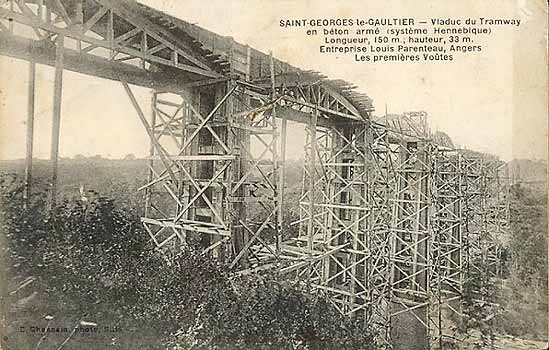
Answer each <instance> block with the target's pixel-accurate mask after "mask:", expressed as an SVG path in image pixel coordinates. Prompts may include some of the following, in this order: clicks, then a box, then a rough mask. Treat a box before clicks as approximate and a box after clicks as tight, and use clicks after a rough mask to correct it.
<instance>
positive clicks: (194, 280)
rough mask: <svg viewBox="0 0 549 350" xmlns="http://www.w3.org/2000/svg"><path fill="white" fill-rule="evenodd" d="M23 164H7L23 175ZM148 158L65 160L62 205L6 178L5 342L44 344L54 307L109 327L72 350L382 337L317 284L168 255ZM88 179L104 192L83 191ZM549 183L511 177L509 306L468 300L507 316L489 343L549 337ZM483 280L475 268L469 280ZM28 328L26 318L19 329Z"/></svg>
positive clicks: (191, 255) (292, 169)
mask: <svg viewBox="0 0 549 350" xmlns="http://www.w3.org/2000/svg"><path fill="white" fill-rule="evenodd" d="M22 164H23V163H22V162H19V163H17V164H16V162H12V163H11V164H9V165H8V166H6V165H5V164H0V166H1V167H2V168H3V169H8V170H10V172H13V173H18V174H21V173H22V169H23V168H22ZM300 166H301V164H299V162H295V163H292V164H289V166H288V169H287V187H286V192H287V194H288V196H289V198H291V199H290V200H288V201H287V203H288V205H287V206H285V210H286V216H287V217H288V218H289V219H288V220H287V221H288V222H291V221H293V220H294V219H296V216H297V215H298V210H297V202H298V200H297V198H298V194H299V192H300V191H301V188H300V182H301V179H300V170H299V169H300ZM143 169H145V161H143V160H133V159H128V160H123V161H122V160H107V159H75V160H61V162H60V184H61V186H60V191H61V195H62V197H63V198H64V200H62V201H59V208H58V210H57V211H56V213H55V215H52V213H51V212H49V211H48V210H47V207H46V201H47V199H48V196H47V193H46V192H44V191H39V189H40V188H46V186H44V184H42V185H40V184H37V185H35V193H34V196H33V202H32V203H31V207H30V208H29V209H27V210H24V209H23V208H22V204H23V202H22V198H21V194H22V193H21V191H22V188H21V183H20V182H19V180H17V181H14V180H13V179H15V177H14V178H12V177H3V182H2V188H1V193H0V195H1V197H0V209H1V210H0V224H1V225H2V226H1V228H0V231H1V232H0V233H4V234H5V235H6V237H2V241H0V243H1V247H3V255H2V256H3V259H4V262H3V263H1V266H3V267H5V268H7V271H5V272H3V273H4V274H5V275H7V277H6V278H4V277H2V276H0V279H1V280H3V281H5V280H8V281H9V283H8V284H7V285H3V286H0V287H1V288H2V289H3V290H2V296H3V300H4V304H3V305H2V307H3V310H4V311H2V312H0V314H3V315H6V317H5V319H3V320H2V319H0V322H3V324H4V325H9V327H7V328H6V330H7V331H8V333H7V334H6V333H4V334H1V335H0V339H1V337H6V336H7V337H8V338H7V341H6V342H5V343H6V344H8V345H9V346H10V347H6V349H8V350H9V349H17V350H19V349H34V348H35V346H36V344H38V342H39V341H40V339H41V338H42V336H43V335H44V333H40V332H32V331H31V330H30V328H29V327H46V326H47V325H48V320H46V319H45V316H46V315H51V316H53V317H54V319H53V320H51V321H49V327H67V328H69V331H70V330H71V329H72V328H73V327H74V326H75V325H76V324H77V323H78V322H79V321H80V320H85V321H89V322H95V323H97V324H98V329H99V330H101V334H99V335H90V334H88V333H82V334H75V335H73V338H72V339H71V340H70V341H69V342H68V343H67V344H66V345H65V346H64V347H63V349H62V350H77V349H108V348H113V349H117V348H118V349H128V348H146V349H177V350H180V349H187V348H189V347H191V346H193V344H194V349H220V350H223V349H229V350H232V349H280V348H282V349H284V348H287V349H330V348H334V349H339V348H351V349H352V348H355V349H364V348H366V349H368V347H370V348H372V349H375V347H374V346H373V345H371V344H372V336H373V334H372V333H371V332H370V331H369V330H367V329H366V330H364V329H363V328H362V324H361V323H353V322H351V320H349V319H347V318H342V317H340V316H339V314H337V313H336V312H335V311H334V309H333V308H332V307H331V304H329V303H327V302H326V300H324V299H323V298H322V297H321V296H317V295H310V294H308V293H303V292H302V290H301V289H300V287H299V286H296V285H288V284H283V283H279V282H277V281H276V279H274V278H266V277H263V278H260V277H249V278H247V279H240V280H235V281H233V282H230V281H229V280H228V278H227V277H228V273H227V270H226V268H225V267H224V266H221V265H219V264H217V263H216V262H215V261H213V260H211V259H206V258H205V257H203V256H201V255H200V254H197V253H196V252H195V251H193V250H192V249H191V248H189V250H187V251H184V252H181V254H178V255H175V256H170V257H168V258H166V257H164V256H162V255H159V254H157V253H155V252H154V250H153V247H152V246H151V245H150V244H149V242H148V235H147V234H146V232H144V231H143V228H142V225H141V223H140V222H139V220H138V217H139V215H140V211H139V210H140V207H141V205H140V203H141V201H142V198H141V197H139V193H138V192H136V189H137V188H138V187H139V185H140V184H142V183H145V181H146V180H145V176H146V173H145V171H144V170H143ZM544 169H545V168H544ZM47 171H48V170H47V163H46V162H43V163H42V162H40V161H37V162H35V174H36V178H37V179H38V178H40V177H45V176H46V175H47ZM523 173H524V171H523ZM540 173H543V174H545V171H540ZM90 174H93V176H90ZM522 175H523V176H525V174H522ZM19 176H20V175H19ZM543 176H544V175H543ZM17 178H19V177H17ZM81 183H85V184H86V185H85V186H86V190H87V189H90V190H95V191H97V192H99V193H98V194H97V196H95V197H94V198H90V200H89V201H87V202H83V201H81V200H80V195H79V192H78V188H79V185H80V184H81ZM545 188H546V187H545V184H542V185H540V186H537V187H536V186H535V185H533V184H524V185H517V186H514V187H513V188H512V191H511V195H512V197H511V198H512V200H511V233H512V234H511V235H510V236H509V240H508V241H506V242H504V245H505V246H506V247H507V248H506V256H507V259H506V261H507V263H506V268H505V278H504V279H503V280H498V281H495V283H496V284H497V287H498V290H499V293H500V294H501V295H500V296H499V300H497V301H498V304H499V307H497V310H495V312H493V311H494V310H490V308H491V306H489V305H488V306H487V305H480V304H471V308H470V310H469V312H470V315H471V317H472V318H471V320H470V321H471V323H470V327H473V328H475V327H476V328H481V326H480V325H475V322H476V320H479V319H480V320H482V319H485V318H486V317H487V316H488V315H489V314H493V313H495V314H497V316H496V317H495V318H492V319H490V320H489V321H490V323H489V325H490V328H488V329H487V328H484V334H485V338H484V339H485V340H486V341H487V342H490V334H492V333H494V334H496V335H501V334H509V335H513V336H517V337H521V338H528V339H544V337H545V334H546V325H547V313H546V310H547V309H546V308H547V300H546V297H545V296H546V295H547V279H546V278H547V277H546V276H547V265H546V262H547V260H546V259H547V253H546V249H547V248H546V247H547V214H546V210H547V198H546V194H545ZM102 196H103V197H102ZM292 196H293V197H292ZM287 229H288V230H290V229H296V226H291V227H290V226H288V228H287ZM168 264H170V268H166V266H167V265H168ZM477 282H478V281H477ZM477 282H475V281H474V280H472V281H471V288H473V289H475V288H474V286H475V283H477ZM477 316H478V317H477ZM273 320H274V321H273ZM485 325H487V323H485V324H484V325H482V327H485ZM19 327H27V328H26V329H25V332H24V333H22V332H20V329H19ZM104 327H107V329H105V328H104ZM69 333H70V332H69ZM69 333H48V334H47V336H46V337H45V338H44V340H42V342H41V345H40V346H39V347H38V349H50V348H53V349H56V348H57V347H58V346H59V345H60V343H61V342H62V341H63V340H64V339H66V338H67V337H68V336H69ZM486 335H487V336H488V337H486ZM481 341H482V339H481ZM56 345H57V346H56Z"/></svg>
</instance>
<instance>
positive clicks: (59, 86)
mask: <svg viewBox="0 0 549 350" xmlns="http://www.w3.org/2000/svg"><path fill="white" fill-rule="evenodd" d="M63 43H64V39H63V36H62V35H58V36H57V38H56V39H55V80H54V87H53V123H52V130H51V155H50V159H51V167H52V176H51V201H50V207H51V208H52V209H53V208H54V207H55V199H56V196H57V167H58V161H59V131H60V127H61V94H62V91H63V46H64V44H63Z"/></svg>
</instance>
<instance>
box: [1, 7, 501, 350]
mask: <svg viewBox="0 0 549 350" xmlns="http://www.w3.org/2000/svg"><path fill="white" fill-rule="evenodd" d="M0 54H1V55H6V56H10V57H14V58H17V59H23V60H27V61H29V62H31V63H30V68H29V99H28V109H27V157H26V159H27V163H26V188H25V196H26V198H29V196H30V195H31V176H32V153H33V142H32V141H33V121H34V94H35V85H36V82H35V71H36V64H37V63H38V64H44V65H49V66H52V67H54V68H55V79H54V94H53V95H54V98H53V127H52V145H51V150H52V153H51V160H52V199H55V192H56V182H57V159H58V154H59V134H60V123H61V119H62V118H61V114H62V113H61V98H62V81H63V71H64V70H69V71H74V72H78V73H83V74H87V75H91V76H95V77H99V78H106V79H111V80H115V81H120V82H121V83H122V87H123V89H124V91H125V92H126V93H127V95H128V98H129V100H128V101H129V103H130V105H131V106H132V107H133V108H134V110H135V112H136V115H137V117H138V118H139V120H140V121H141V122H142V124H143V126H144V129H145V131H146V132H147V134H148V136H149V139H150V152H149V155H148V172H149V175H148V179H147V181H146V183H144V184H143V186H142V187H141V190H142V191H143V192H144V194H145V203H144V204H145V205H144V207H145V208H144V215H143V217H142V222H143V225H144V227H145V229H146V230H147V232H148V234H149V235H150V239H151V241H152V242H153V244H155V246H156V247H157V248H158V249H159V250H160V251H162V252H173V251H174V250H177V249H178V247H180V246H181V245H184V244H193V245H195V246H198V247H201V249H202V250H203V252H204V254H210V255H211V256H212V257H213V258H216V259H219V260H221V261H224V262H226V263H227V264H228V265H229V266H230V267H231V268H232V269H233V271H235V274H238V275H245V274H250V273H260V272H261V271H265V270H267V271H271V270H274V271H276V273H277V275H278V276H279V277H281V278H297V279H298V280H299V281H301V282H303V284H304V285H305V286H307V287H308V288H310V289H311V290H316V291H317V292H319V293H322V294H323V295H324V296H325V297H327V298H328V300H329V301H330V302H332V304H333V305H334V307H335V308H337V309H338V310H339V311H340V312H341V313H342V314H344V315H348V316H350V317H360V318H361V319H363V320H364V321H365V322H366V323H368V324H369V325H373V326H374V328H376V330H377V331H378V335H379V337H378V338H379V339H378V343H379V345H380V347H386V348H391V346H392V344H393V341H392V340H391V335H392V329H391V328H392V323H393V322H394V321H395V320H397V319H398V318H399V317H400V316H401V315H404V314H408V315H412V317H413V318H414V319H415V320H416V323H417V324H419V325H420V326H421V327H423V330H424V331H423V332H422V335H424V336H425V338H426V339H428V340H427V343H428V344H429V346H430V347H431V348H443V344H444V340H445V337H451V336H453V334H448V330H449V329H450V328H451V325H450V324H449V322H450V321H451V319H455V318H456V317H457V318H459V317H461V315H462V310H461V297H462V294H463V286H464V281H465V280H466V279H467V278H468V277H469V276H471V275H472V274H483V275H484V276H486V277H487V278H493V277H496V276H497V275H498V274H499V273H500V268H501V266H500V257H499V254H500V252H499V249H500V244H499V243H500V242H499V238H500V237H501V236H502V235H504V234H505V233H506V231H507V230H508V223H509V208H508V200H509V194H508V190H509V187H508V183H507V175H506V166H505V164H504V163H503V162H501V161H499V160H497V159H495V158H494V157H490V156H487V155H483V154H479V153H475V152H471V151H464V150H459V149H454V148H452V147H450V146H448V145H441V144H438V143H437V142H435V141H434V140H433V138H432V137H431V135H430V132H429V130H428V126H427V121H426V118H427V115H426V114H425V113H406V114H404V115H402V116H398V117H393V118H392V119H391V118H389V116H385V118H384V119H385V120H384V121H383V122H380V121H374V117H373V116H372V111H373V107H372V103H371V99H369V97H367V96H365V95H363V94H359V93H357V92H356V91H355V86H353V85H352V84H349V83H346V82H344V81H340V80H329V79H327V78H326V77H324V76H322V75H321V74H319V73H314V72H306V71H302V70H299V69H297V68H295V67H292V66H290V65H289V64H287V63H285V62H282V61H280V60H277V59H275V58H273V57H272V55H266V54H263V53H261V52H259V51H257V50H254V49H251V48H250V47H248V46H245V45H241V44H239V43H237V42H235V41H234V40H232V39H231V38H226V37H222V36H219V35H217V34H214V33H211V32H208V31H206V30H204V29H202V28H200V27H198V26H196V25H193V24H190V23H187V22H184V21H181V20H179V19H176V18H173V17H170V16H167V15H165V14H162V13H160V12H158V11H155V10H153V9H150V8H148V7H145V6H143V5H140V4H137V3H136V2H134V1H129V0H120V1H114V0H7V1H4V2H3V3H2V5H1V6H0ZM130 85H135V86H140V87H146V88H149V89H152V94H151V103H150V106H149V105H143V103H142V101H139V100H138V99H137V98H136V96H135V95H134V92H133V90H132V87H131V86H130ZM149 107H150V108H149ZM288 121H293V122H298V123H302V124H305V125H306V138H307V139H306V144H305V149H306V157H305V161H304V168H303V191H302V195H301V198H300V203H299V207H300V211H301V216H300V218H299V220H298V221H297V222H296V223H295V225H299V233H298V234H297V235H296V236H289V235H288V234H286V233H285V232H283V230H282V227H283V223H284V222H285V221H286V220H287V218H285V217H284V211H283V209H282V208H283V205H284V199H285V197H284V185H283V184H284V176H285V175H284V173H285V172H284V166H285V158H286V128H287V123H288ZM52 203H53V201H52ZM479 298H484V296H482V295H480V294H479ZM449 314H453V316H452V317H449V316H448V315H449Z"/></svg>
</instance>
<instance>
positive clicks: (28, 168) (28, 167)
mask: <svg viewBox="0 0 549 350" xmlns="http://www.w3.org/2000/svg"><path fill="white" fill-rule="evenodd" d="M35 78H36V63H34V62H30V64H29V85H28V99H27V101H28V104H27V154H26V159H25V192H24V194H23V195H24V198H25V208H28V205H29V200H30V196H31V182H32V153H33V150H32V149H33V141H34V91H35Z"/></svg>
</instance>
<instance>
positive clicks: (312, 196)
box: [307, 105, 318, 280]
mask: <svg viewBox="0 0 549 350" xmlns="http://www.w3.org/2000/svg"><path fill="white" fill-rule="evenodd" d="M317 120H318V105H315V109H314V111H313V114H312V116H311V123H310V125H309V135H310V137H311V145H310V151H309V152H310V158H309V161H310V162H309V222H308V225H307V253H308V258H309V259H312V257H313V236H314V219H315V213H314V211H315V173H316V149H317V146H316V124H317ZM312 272H313V266H312V263H311V262H309V272H308V277H309V280H310V277H311V275H312Z"/></svg>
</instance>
